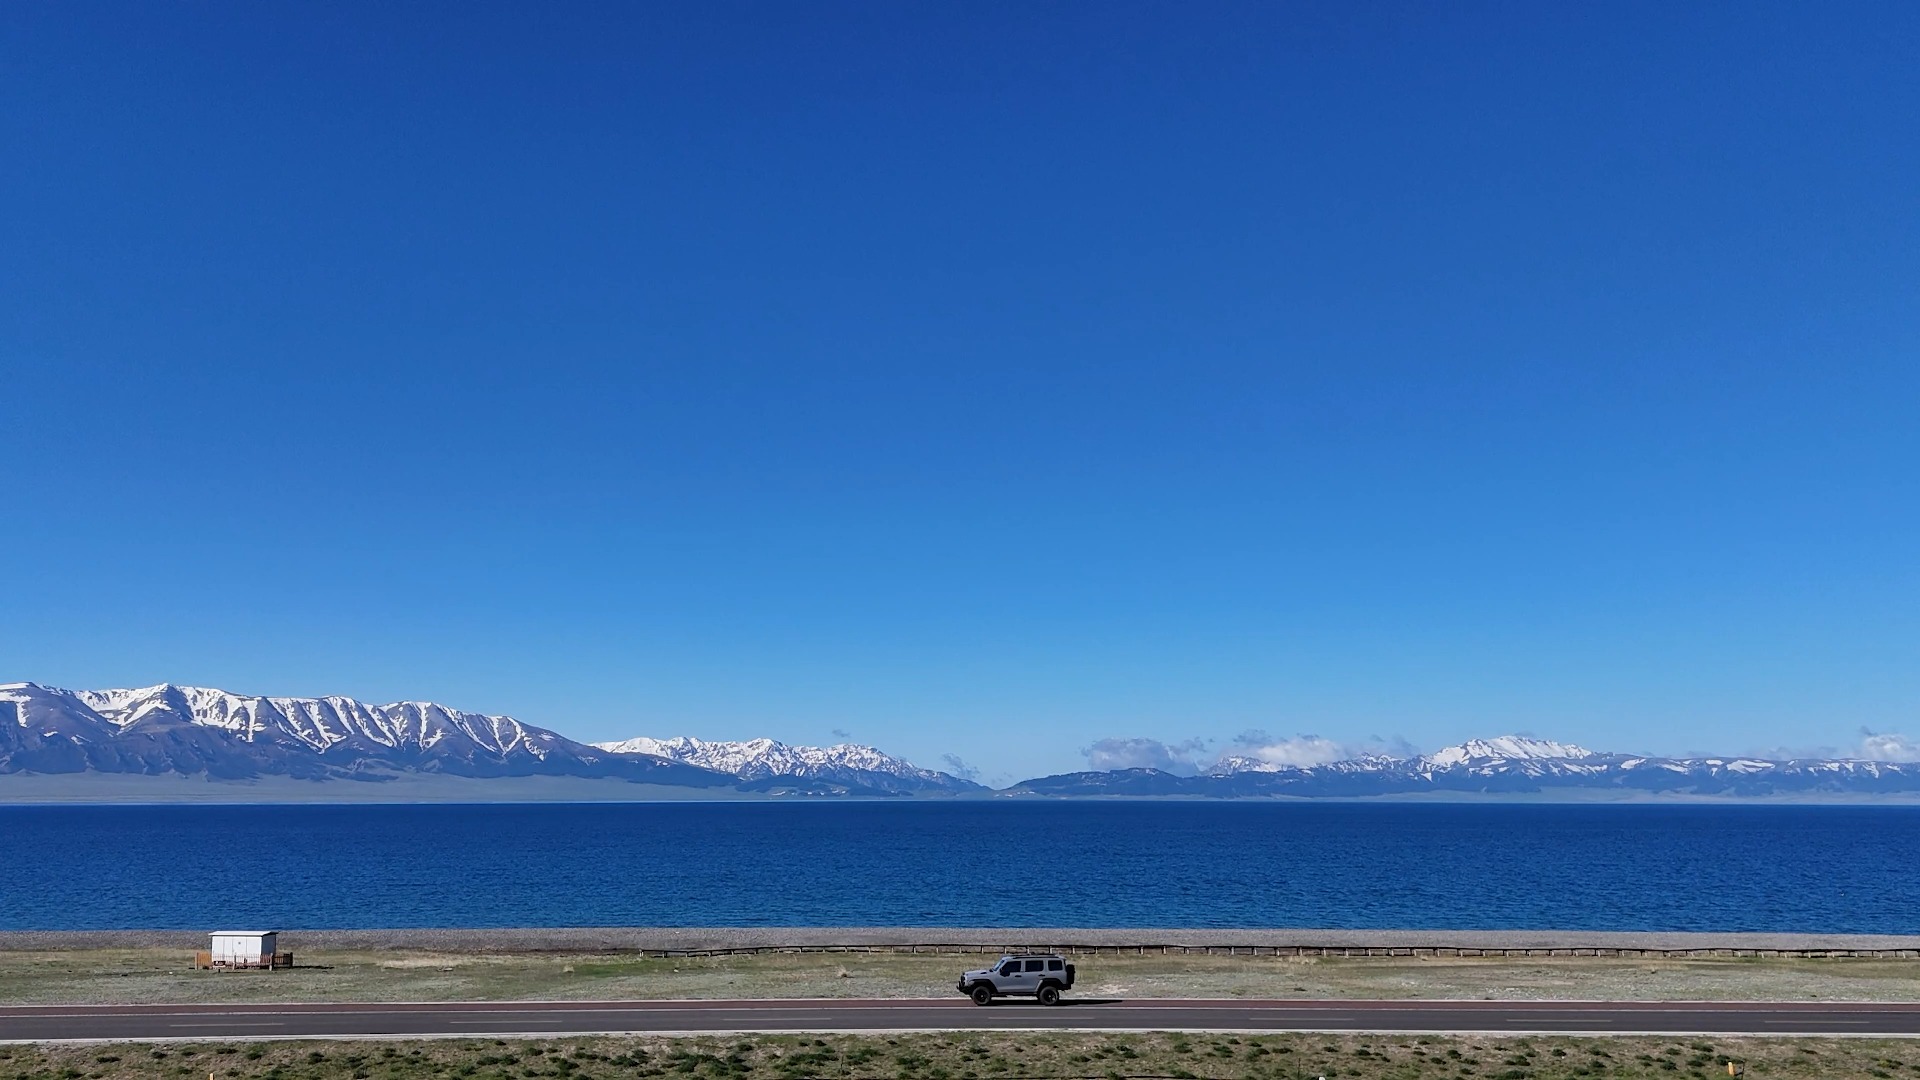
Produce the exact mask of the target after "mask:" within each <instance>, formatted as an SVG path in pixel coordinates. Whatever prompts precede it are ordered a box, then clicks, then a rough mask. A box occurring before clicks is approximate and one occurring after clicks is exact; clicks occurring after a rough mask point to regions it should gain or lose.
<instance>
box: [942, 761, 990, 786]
mask: <svg viewBox="0 0 1920 1080" xmlns="http://www.w3.org/2000/svg"><path fill="white" fill-rule="evenodd" d="M940 763H941V764H942V765H945V766H946V767H947V768H946V771H947V774H948V775H949V776H957V777H959V778H960V779H962V780H972V781H974V782H975V783H979V781H980V770H979V769H977V768H975V767H974V766H972V765H970V764H968V763H967V760H966V759H965V758H963V757H961V756H960V755H959V754H941V755H940Z"/></svg>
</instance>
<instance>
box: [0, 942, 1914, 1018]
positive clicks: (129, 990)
mask: <svg viewBox="0 0 1920 1080" xmlns="http://www.w3.org/2000/svg"><path fill="white" fill-rule="evenodd" d="M296 955H297V957H298V960H299V963H300V964H301V965H302V966H301V967H298V968H295V969H294V970H292V971H279V972H237V973H218V974H216V973H212V972H196V971H193V970H191V968H190V963H189V956H190V954H189V953H188V952H186V951H183V950H172V949H119V950H92V951H13V952H0V1003H62V1004H87V1003H99V1004H118V1003H138V1002H216V1001H487V1000H593V999H601V1000H623V999H661V998H781V997H795V998H804V997H862V998H916V997H939V996H945V995H947V994H950V993H951V992H952V987H953V979H954V976H955V974H956V973H958V972H959V971H960V970H962V969H963V968H966V967H972V966H978V965H980V964H981V963H983V962H984V961H983V959H982V958H981V957H979V956H964V955H938V956H935V955H912V954H888V953H828V954H821V953H808V954H769V955H762V956H735V957H713V958H678V959H649V958H645V957H640V956H637V955H634V954H630V953H625V954H622V953H613V954H604V953H603V954H574V955H564V954H558V955H557V954H541V953H523V952H500V953H463V954H457V955H456V954H427V953H392V952H370V951H369V952H353V951H333V952H325V951H317V952H302V953H298V954H296ZM1076 962H1077V963H1078V964H1079V966H1080V973H1081V978H1080V985H1079V986H1078V987H1076V993H1079V994H1082V995H1089V996H1091V995H1102V996H1116V997H1136V998H1139V997H1176V998H1177V997H1186V998H1236V997H1242V998H1271V999H1315V998H1456V999H1458V998H1503V999H1545V998H1559V999H1598V1000H1623V1001H1649V1000H1652V1001H1657V1000H1699V1001H1712V1000H1720V1001H1743V1000H1744V1001H1752V1000H1773V1001H1808V1000H1821V1001H1833V1000H1853V1001H1899V1000H1915V999H1920V962H1916V961H1912V960H1857V959H1847V960H1775V959H1768V960H1757V959H1685V960H1680V959H1676V960H1625V959H1607V958H1551V959H1549V958H1539V959H1525V960H1522V959H1476V958H1460V959H1452V958H1448V959H1415V958H1391V959H1389V958H1366V959H1360V958H1351V959H1348V958H1339V959H1336V958H1325V959H1320V958H1298V957H1246V956H1241V957H1229V956H1202V955H1188V956H1178V955H1176V956H1111V955H1106V956H1082V957H1078V958H1076Z"/></svg>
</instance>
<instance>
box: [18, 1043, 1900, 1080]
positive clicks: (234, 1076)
mask: <svg viewBox="0 0 1920 1080" xmlns="http://www.w3.org/2000/svg"><path fill="white" fill-rule="evenodd" d="M1730 1061H1731V1062H1737V1063H1739V1064H1740V1065H1741V1066H1742V1067H1743V1068H1744V1069H1745V1075H1747V1076H1750V1077H1756V1078H1758V1077H1767V1078H1770V1080H1794V1078H1800V1077H1805V1078H1814V1077H1822V1078H1825V1077H1863V1078H1865V1077H1872V1078H1876V1080H1891V1078H1913V1077H1920V1043H1915V1042H1912V1041H1901V1040H1868V1039H1792V1040H1786V1039H1699V1038H1666V1039H1644V1038H1621V1039H1608V1038H1511V1039H1484V1038H1470V1037H1439V1036H1434V1037H1411V1036H1371V1035H1353V1036H1322V1035H1263V1036H1246V1035H1182V1034H1170V1033H1144V1034H1138V1035H1113V1034H1098V1033H1046V1034H1029V1033H1020V1032H981V1033H951V1034H924V1035H912V1034H902V1035H898V1036H892V1037H882V1036H820V1037H817V1038H816V1037H810V1036H794V1035H781V1036H752V1037H718V1036H714V1037H698V1038H661V1037H633V1038H591V1039H529V1040H518V1041H510V1040H484V1041H483V1040H458V1041H455V1040H420V1041H381V1042H266V1043H235V1042H226V1043H172V1044H145V1043H113V1044H90V1045H63V1046H0V1080H197V1078H198V1077H199V1076H200V1075H201V1074H203V1073H205V1074H209V1075H211V1076H212V1077H213V1078H214V1080H625V1078H630V1077H668V1078H681V1077H685V1078H695V1080H700V1078H706V1080H809V1078H815V1077H818V1078H823V1080H883V1078H885V1080H894V1078H900V1080H1016V1078H1025V1080H1066V1078H1070V1077H1071V1078H1081V1077H1086V1078H1099V1077H1111V1078H1116V1080H1146V1078H1155V1080H1173V1078H1191V1080H1243V1078H1244V1080H1301V1078H1313V1077H1320V1076H1325V1077H1327V1080H1427V1078H1433V1080H1443V1078H1444V1080H1456V1078H1465V1080H1587V1078H1619V1080H1642V1078H1644V1080H1680V1078H1706V1077H1712V1076H1724V1075H1726V1066H1727V1063H1728V1062H1730Z"/></svg>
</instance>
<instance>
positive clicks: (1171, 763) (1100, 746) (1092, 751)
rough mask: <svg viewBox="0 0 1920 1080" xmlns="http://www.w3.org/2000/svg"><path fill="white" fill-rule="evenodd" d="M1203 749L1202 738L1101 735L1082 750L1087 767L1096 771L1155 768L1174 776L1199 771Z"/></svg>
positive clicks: (1190, 774)
mask: <svg viewBox="0 0 1920 1080" xmlns="http://www.w3.org/2000/svg"><path fill="white" fill-rule="evenodd" d="M1206 749H1207V742H1206V740H1205V739H1188V740H1187V741H1185V742H1180V743H1164V742H1161V741H1160V740H1159V739H1121V738H1108V739H1101V740H1100V741H1099V742H1097V743H1094V744H1093V745H1092V746H1089V747H1087V748H1086V749H1085V750H1082V751H1081V753H1083V754H1085V755H1086V758H1087V767H1088V768H1090V769H1093V770H1094V771H1096V772H1109V771H1112V770H1114V769H1159V770H1160V771H1161V772H1169V773H1173V774H1174V775H1176V776H1192V775H1194V774H1195V773H1198V772H1199V771H1200V760H1199V759H1200V755H1202V754H1204V753H1205V752H1206Z"/></svg>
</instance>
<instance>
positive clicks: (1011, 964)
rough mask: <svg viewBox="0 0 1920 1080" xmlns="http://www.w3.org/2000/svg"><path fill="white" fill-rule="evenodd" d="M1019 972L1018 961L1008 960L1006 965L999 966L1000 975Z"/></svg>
mask: <svg viewBox="0 0 1920 1080" xmlns="http://www.w3.org/2000/svg"><path fill="white" fill-rule="evenodd" d="M1019 970H1020V961H1018V960H1009V961H1007V962H1006V963H1004V964H1002V965H1000V974H1002V975H1011V974H1013V973H1014V972H1016V971H1019Z"/></svg>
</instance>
